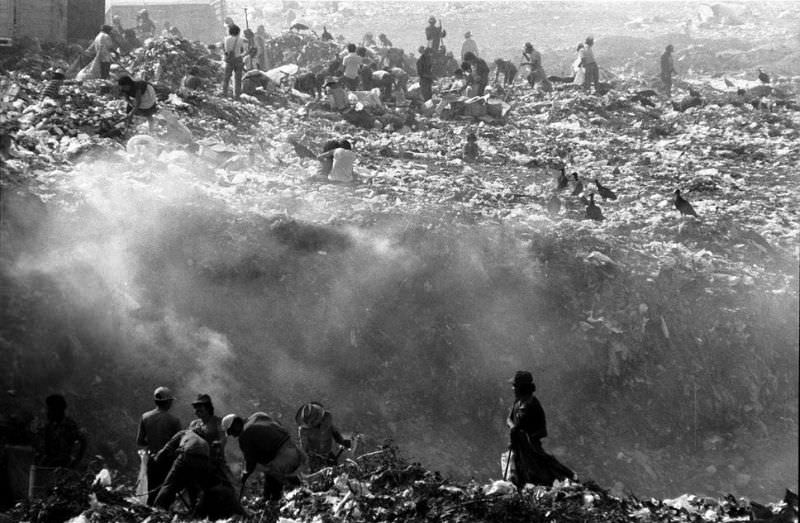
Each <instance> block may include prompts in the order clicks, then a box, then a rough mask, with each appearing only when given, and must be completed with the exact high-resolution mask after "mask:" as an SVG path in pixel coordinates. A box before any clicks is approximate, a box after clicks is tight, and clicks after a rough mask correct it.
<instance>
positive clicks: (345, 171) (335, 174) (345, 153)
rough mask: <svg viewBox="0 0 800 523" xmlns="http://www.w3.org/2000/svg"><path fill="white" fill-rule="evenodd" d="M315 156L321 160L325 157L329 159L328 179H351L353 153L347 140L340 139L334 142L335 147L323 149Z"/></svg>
mask: <svg viewBox="0 0 800 523" xmlns="http://www.w3.org/2000/svg"><path fill="white" fill-rule="evenodd" d="M329 143H330V142H329ZM326 145H328V144H326ZM317 158H319V160H320V161H321V162H322V161H324V160H325V159H326V158H330V159H331V164H330V165H331V168H330V172H329V173H328V181H330V182H341V183H350V182H352V181H353V163H354V161H355V153H354V152H353V146H352V145H351V144H350V142H349V141H348V140H340V141H339V142H338V143H336V144H335V147H333V148H332V149H329V150H327V151H323V152H322V154H320V155H319V156H318V157H317ZM323 170H324V168H323Z"/></svg>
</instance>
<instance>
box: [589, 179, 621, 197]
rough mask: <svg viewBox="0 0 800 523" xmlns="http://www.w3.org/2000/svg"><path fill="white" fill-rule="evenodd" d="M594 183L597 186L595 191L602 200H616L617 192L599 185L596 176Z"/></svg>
mask: <svg viewBox="0 0 800 523" xmlns="http://www.w3.org/2000/svg"><path fill="white" fill-rule="evenodd" d="M594 184H595V186H597V192H598V193H599V194H600V196H602V197H603V200H616V199H617V193H615V192H614V191H612V190H611V189H609V188H608V187H604V186H602V185H600V182H598V181H597V178H595V179H594Z"/></svg>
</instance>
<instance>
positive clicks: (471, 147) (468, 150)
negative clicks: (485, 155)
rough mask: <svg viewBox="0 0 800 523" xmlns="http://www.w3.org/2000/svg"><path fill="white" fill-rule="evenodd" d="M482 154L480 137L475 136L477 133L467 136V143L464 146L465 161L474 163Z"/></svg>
mask: <svg viewBox="0 0 800 523" xmlns="http://www.w3.org/2000/svg"><path fill="white" fill-rule="evenodd" d="M480 154H481V150H480V148H479V147H478V137H477V136H475V133H469V134H468V135H467V143H465V144H464V154H463V156H464V161H467V162H474V161H475V160H477V159H478V156H479V155H480Z"/></svg>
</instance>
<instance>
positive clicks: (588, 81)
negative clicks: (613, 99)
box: [581, 36, 600, 92]
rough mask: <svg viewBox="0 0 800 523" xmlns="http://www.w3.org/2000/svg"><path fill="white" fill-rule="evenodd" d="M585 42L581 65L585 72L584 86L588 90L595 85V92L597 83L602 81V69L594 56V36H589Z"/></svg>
mask: <svg viewBox="0 0 800 523" xmlns="http://www.w3.org/2000/svg"><path fill="white" fill-rule="evenodd" d="M584 44H585V45H584V46H583V49H582V50H581V67H583V70H584V74H585V77H584V79H583V88H584V89H585V90H587V91H588V90H589V86H590V85H593V86H594V90H595V92H597V84H598V82H599V81H600V70H599V69H598V67H597V61H595V58H594V37H591V36H587V37H586V41H585V42H584Z"/></svg>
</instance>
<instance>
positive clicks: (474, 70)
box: [464, 52, 489, 96]
mask: <svg viewBox="0 0 800 523" xmlns="http://www.w3.org/2000/svg"><path fill="white" fill-rule="evenodd" d="M464 61H465V62H467V63H468V64H469V67H470V71H471V74H470V83H471V84H472V85H474V86H475V96H483V94H484V92H485V91H486V86H487V85H488V84H489V66H488V65H486V60H484V59H483V58H478V57H477V56H475V55H474V54H472V53H471V52H468V53H467V54H466V55H464Z"/></svg>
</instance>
